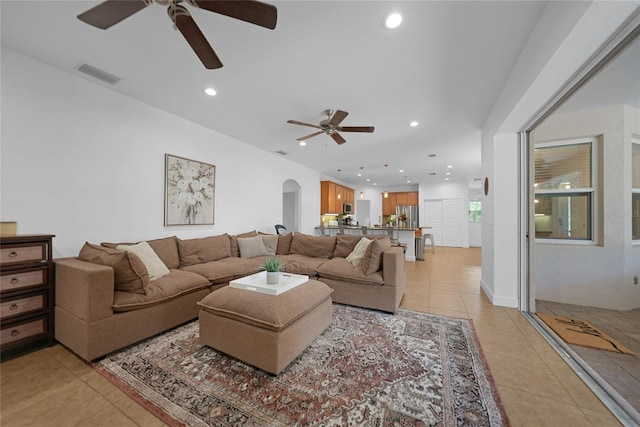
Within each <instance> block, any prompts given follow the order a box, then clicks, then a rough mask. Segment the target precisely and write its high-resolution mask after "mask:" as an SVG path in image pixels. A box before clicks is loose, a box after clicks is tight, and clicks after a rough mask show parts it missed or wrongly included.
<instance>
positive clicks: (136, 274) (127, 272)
mask: <svg viewBox="0 0 640 427" xmlns="http://www.w3.org/2000/svg"><path fill="white" fill-rule="evenodd" d="M78 258H79V259H81V260H83V261H88V262H93V263H95V264H101V265H106V266H109V267H111V268H113V273H114V287H115V289H116V290H117V291H124V292H135V293H138V294H144V293H145V287H147V286H148V285H149V272H148V271H147V268H146V267H145V266H144V263H143V262H142V261H141V260H140V258H139V257H138V256H136V255H135V254H130V253H126V252H118V251H117V250H115V249H112V248H107V247H104V246H98V245H92V244H91V243H89V242H86V243H85V244H84V246H83V247H82V249H80V253H79V254H78Z"/></svg>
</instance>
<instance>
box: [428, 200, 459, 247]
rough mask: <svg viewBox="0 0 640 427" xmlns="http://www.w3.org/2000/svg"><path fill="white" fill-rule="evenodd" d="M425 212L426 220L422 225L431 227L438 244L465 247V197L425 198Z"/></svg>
mask: <svg viewBox="0 0 640 427" xmlns="http://www.w3.org/2000/svg"><path fill="white" fill-rule="evenodd" d="M424 212H425V213H424V222H423V223H422V224H421V225H422V226H424V227H431V230H430V231H431V234H432V235H433V241H434V243H435V244H436V246H453V247H456V248H462V247H465V246H464V245H465V242H464V239H463V231H464V229H463V221H465V220H466V217H465V209H464V199H442V200H425V201H424ZM424 232H426V230H425V231H423V233H424Z"/></svg>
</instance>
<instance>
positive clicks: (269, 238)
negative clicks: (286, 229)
mask: <svg viewBox="0 0 640 427" xmlns="http://www.w3.org/2000/svg"><path fill="white" fill-rule="evenodd" d="M260 236H261V237H262V243H264V247H265V248H266V249H267V255H269V256H273V255H275V254H276V252H277V251H278V235H277V234H261V235H260Z"/></svg>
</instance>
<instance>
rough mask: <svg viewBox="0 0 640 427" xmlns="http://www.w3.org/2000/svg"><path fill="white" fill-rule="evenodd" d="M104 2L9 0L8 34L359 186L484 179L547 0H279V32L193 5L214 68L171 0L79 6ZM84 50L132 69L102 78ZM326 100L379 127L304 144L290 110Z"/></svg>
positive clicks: (58, 63) (9, 43)
mask: <svg viewBox="0 0 640 427" xmlns="http://www.w3.org/2000/svg"><path fill="white" fill-rule="evenodd" d="M98 3H99V2H98V1H7V0H3V1H1V2H0V7H1V14H2V45H3V46H5V47H7V48H10V49H13V50H15V51H17V52H20V53H23V54H25V55H27V56H30V57H33V58H36V59H38V60H40V61H42V62H44V63H46V64H49V65H51V66H53V67H56V68H58V69H61V70H64V71H67V72H69V73H73V74H75V75H78V76H80V77H82V78H86V79H88V80H91V81H94V82H96V84H100V85H102V86H105V87H108V88H109V89H111V90H114V91H117V92H120V93H122V94H125V95H127V96H131V97H133V98H136V99H139V100H141V101H143V102H146V103H148V104H151V105H153V106H156V107H158V108H161V109H163V110H166V111H168V112H171V113H174V114H176V115H178V116H182V117H184V118H187V119H189V120H191V121H193V122H196V123H199V124H201V125H203V126H206V127H209V128H211V129H215V130H216V131H219V132H221V133H224V134H227V135H229V136H232V137H234V138H236V139H238V140H240V141H243V142H246V143H249V144H252V145H254V146H256V147H259V148H261V149H263V150H265V151H268V152H271V153H275V152H277V151H280V150H281V151H285V152H287V153H289V155H288V156H287V158H288V159H290V160H291V161H293V162H296V163H300V164H303V165H306V166H308V167H310V168H312V169H315V170H318V171H320V172H321V173H323V174H326V175H328V176H331V177H334V178H335V179H337V180H340V181H343V182H345V183H348V184H351V185H354V186H362V185H366V184H365V183H364V178H366V177H369V178H371V179H372V181H371V182H379V183H381V184H383V183H384V184H385V185H402V184H405V182H406V180H411V181H412V183H417V182H434V181H442V180H443V179H444V178H445V172H447V169H446V166H447V165H453V168H452V169H450V171H451V172H452V175H451V178H452V179H453V180H469V179H471V178H479V177H480V173H481V172H480V128H481V126H482V124H483V122H484V120H485V118H486V116H487V115H488V113H489V111H490V109H491V106H492V104H493V102H494V100H495V99H496V98H497V96H498V94H499V92H500V90H501V89H502V86H503V84H504V83H505V81H506V78H507V76H508V75H509V73H510V71H511V69H512V68H513V66H514V65H515V63H516V61H517V59H518V56H519V55H520V52H521V50H522V48H523V46H524V44H525V43H526V41H527V39H528V37H529V34H530V33H531V32H532V30H533V28H534V26H535V24H536V22H537V21H538V19H539V17H540V14H541V13H542V10H543V9H544V7H545V5H546V2H541V1H497V2H483V1H470V2H466V1H456V2H437V1H408V2H396V1H276V2H272V4H274V5H276V6H277V8H278V24H277V27H276V29H275V30H274V31H271V30H267V29H264V28H261V27H257V26H254V25H251V24H247V23H244V22H241V21H238V20H234V19H230V18H227V17H225V16H222V15H217V14H214V13H211V12H207V11H203V10H198V9H196V8H194V7H190V6H189V9H190V11H191V12H192V15H193V17H194V19H195V21H196V22H197V23H198V25H199V26H200V28H201V30H202V32H203V33H204V35H205V36H206V37H207V39H208V40H209V42H210V43H211V45H212V46H213V48H214V49H215V51H216V53H217V54H218V56H219V57H220V59H221V60H222V62H223V64H224V67H223V68H221V69H219V70H206V69H205V68H204V67H203V66H202V64H201V63H200V61H199V60H198V58H197V57H196V56H195V54H194V53H193V51H192V50H191V48H190V47H189V46H188V45H187V43H186V42H185V40H184V39H183V38H182V36H181V35H180V33H179V32H177V31H175V30H173V28H172V23H171V22H170V20H169V18H168V16H167V14H166V10H165V9H166V8H165V7H163V6H160V5H158V4H153V5H151V6H149V7H147V8H146V9H144V10H142V11H141V12H139V13H137V14H135V15H133V16H131V17H129V18H127V19H125V20H124V21H122V22H121V23H119V24H117V25H115V26H113V27H111V28H110V29H108V30H99V29H96V28H93V27H91V26H89V25H87V24H85V23H83V22H81V21H79V20H78V19H77V18H76V16H77V15H78V14H80V13H81V12H84V11H85V10H87V9H89V8H90V7H93V6H94V5H96V4H98ZM392 11H399V12H401V13H402V14H403V16H404V21H403V24H402V25H401V26H400V27H399V28H398V29H396V30H388V29H385V28H383V26H382V20H383V18H384V16H385V15H386V14H388V13H389V12H392ZM83 62H86V63H88V64H90V65H93V66H95V67H97V68H100V69H102V70H104V71H107V72H109V73H112V74H115V75H117V76H119V77H121V78H122V79H123V80H122V81H121V82H120V83H118V84H116V85H114V86H110V85H107V84H104V83H102V82H99V81H97V80H93V79H92V78H91V77H87V76H85V75H83V74H81V73H79V72H78V71H77V70H76V69H75V68H76V67H77V66H78V65H79V64H81V63H83ZM207 86H213V87H214V88H215V89H216V90H217V91H218V95H217V96H216V97H208V96H206V95H204V94H203V92H202V90H203V89H204V88H205V87H207ZM326 109H341V110H345V111H348V112H349V113H350V114H349V116H348V117H347V118H346V119H345V120H344V121H343V122H342V125H344V126H371V125H373V126H375V128H376V129H375V132H374V133H373V134H360V133H343V134H342V136H343V137H345V139H347V143H346V144H343V145H341V146H338V145H337V144H336V143H335V142H334V141H333V140H332V139H331V138H330V137H325V135H320V136H318V137H315V138H312V139H310V140H308V145H307V146H306V147H300V146H299V145H298V143H297V141H296V138H297V137H300V136H303V135H306V134H308V133H311V132H312V131H313V129H312V128H307V127H301V126H294V125H291V124H287V123H286V121H287V120H288V119H295V120H299V121H304V122H311V123H318V122H319V121H320V120H322V119H323V118H324V116H323V112H324V110H326ZM412 120H417V121H419V122H420V125H419V126H418V127H416V128H410V127H409V126H408V123H409V122H410V121H412ZM429 154H437V156H436V157H435V158H429V157H428V155H429ZM384 164H388V165H389V167H388V168H387V169H386V170H385V168H384V166H383V165H384ZM361 167H363V169H362V172H363V177H357V176H356V173H358V172H360V171H361V169H360V168H361ZM338 169H340V170H341V172H338ZM399 169H404V172H403V173H400V172H398V170H399ZM430 173H436V175H435V176H431V175H429V174H430ZM405 176H406V178H405ZM405 185H406V184H405Z"/></svg>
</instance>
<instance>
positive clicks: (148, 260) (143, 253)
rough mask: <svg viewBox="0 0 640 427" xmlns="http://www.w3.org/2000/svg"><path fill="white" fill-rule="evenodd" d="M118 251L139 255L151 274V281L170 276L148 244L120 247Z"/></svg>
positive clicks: (141, 243) (117, 248) (117, 247)
mask: <svg viewBox="0 0 640 427" xmlns="http://www.w3.org/2000/svg"><path fill="white" fill-rule="evenodd" d="M116 250H117V251H119V252H128V253H131V254H134V255H137V256H138V258H140V260H141V261H142V263H143V264H144V266H145V267H146V268H147V271H148V272H149V280H150V281H152V282H153V281H154V280H156V279H159V278H161V277H162V276H166V275H167V274H169V269H168V268H167V266H166V265H164V263H163V262H162V260H161V259H160V257H158V255H157V254H156V253H155V251H154V250H153V249H152V248H151V246H149V244H148V243H147V242H140V243H136V244H135V245H118V246H116Z"/></svg>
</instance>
